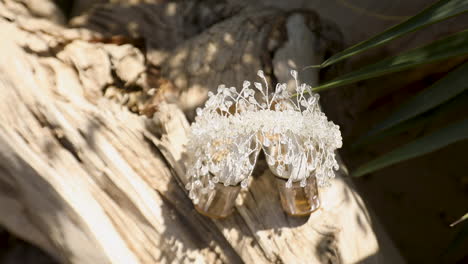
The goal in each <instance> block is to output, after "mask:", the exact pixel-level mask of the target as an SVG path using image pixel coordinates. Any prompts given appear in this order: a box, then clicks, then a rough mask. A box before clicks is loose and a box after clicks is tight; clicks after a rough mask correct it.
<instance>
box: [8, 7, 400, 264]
mask: <svg viewBox="0 0 468 264" xmlns="http://www.w3.org/2000/svg"><path fill="white" fill-rule="evenodd" d="M172 4H174V3H170V4H164V6H154V7H152V8H154V10H166V11H167V10H168V8H169V9H170V8H176V9H177V8H179V7H177V6H172V7H168V5H172ZM190 4H191V5H192V8H195V9H194V10H202V9H203V8H205V9H203V10H204V12H200V13H199V15H198V20H197V21H200V19H199V18H200V17H209V15H206V14H207V13H206V12H215V11H216V10H218V9H216V8H218V7H216V6H213V5H206V6H202V7H200V6H198V7H197V3H189V2H183V3H182V7H184V8H186V7H185V6H184V5H190ZM174 5H177V4H174ZM12 6H14V7H15V8H12ZM182 7H180V8H182ZM215 7H216V8H215ZM22 8H25V6H24V5H20V6H17V5H16V3H15V2H14V1H7V0H5V1H0V35H1V36H8V37H7V38H3V39H2V41H1V42H0V57H1V58H2V59H1V60H0V98H1V101H2V103H1V104H0V212H1V216H0V225H2V226H3V227H5V228H6V229H7V230H9V231H10V232H12V233H14V234H15V235H17V236H19V237H21V238H23V239H25V240H27V241H29V242H31V243H33V244H35V245H37V246H38V247H40V248H42V249H44V250H45V251H47V252H48V253H49V254H51V255H52V256H53V257H55V258H56V259H57V260H59V261H60V262H63V263H192V262H195V263H401V262H402V259H401V257H400V255H399V253H398V252H397V251H396V249H395V248H394V247H393V245H392V243H391V241H390V240H388V238H387V236H386V234H385V233H384V232H383V231H382V230H381V228H380V227H379V225H378V223H376V222H375V219H374V218H373V217H372V216H371V215H370V213H369V212H368V210H367V209H366V206H365V204H364V203H363V201H362V200H361V198H360V197H359V195H358V194H357V193H356V192H355V191H354V189H353V187H352V185H351V184H350V183H349V181H348V180H347V179H346V169H345V166H344V165H343V166H342V170H341V171H340V172H339V175H338V177H337V179H336V180H335V181H334V183H333V187H331V188H327V189H321V190H320V191H321V193H320V194H321V200H322V207H321V208H320V209H319V210H318V211H317V212H316V213H314V214H312V215H311V216H310V217H308V218H291V217H288V216H287V215H285V214H284V213H283V211H282V210H281V208H280V203H279V199H278V195H277V193H276V189H275V186H274V182H273V177H272V175H271V174H270V173H269V172H268V170H267V169H266V168H267V166H266V164H265V162H264V161H260V162H259V164H258V168H257V170H256V171H255V175H254V176H255V177H254V181H252V183H251V186H250V188H249V190H248V191H246V192H243V193H242V194H241V197H240V199H239V201H238V205H237V206H236V210H235V212H234V214H233V215H232V216H231V217H229V218H227V219H225V220H211V219H208V218H206V217H203V216H201V215H200V214H198V213H197V212H196V211H195V210H194V208H193V205H192V203H191V201H190V200H189V199H188V197H187V195H186V192H185V190H184V188H183V187H181V186H183V183H184V182H185V180H186V179H184V177H183V175H184V173H183V172H184V164H183V161H184V155H187V153H184V143H185V141H186V133H187V128H188V126H189V122H188V121H187V118H186V115H187V116H188V117H189V119H190V118H191V115H192V111H193V109H194V108H195V107H196V106H199V105H201V104H202V103H203V100H204V98H205V97H206V93H207V91H208V90H209V89H214V88H216V86H217V84H218V83H220V82H224V83H226V84H228V85H239V84H240V81H241V80H244V79H252V78H254V74H255V72H256V71H257V70H258V69H259V68H261V69H263V70H265V72H266V73H267V74H269V76H270V79H271V80H272V81H282V82H287V81H289V80H288V77H287V74H286V73H287V71H288V70H289V67H297V68H300V67H302V66H304V65H307V64H311V63H314V62H316V61H319V60H321V59H322V56H323V55H324V54H325V52H327V50H333V49H334V48H335V47H334V45H337V44H336V43H337V41H338V40H333V39H332V38H327V37H326V36H327V34H326V33H327V32H331V31H329V30H326V32H323V34H318V33H319V32H321V30H320V29H322V28H323V27H322V25H321V24H320V23H321V22H320V20H319V19H318V17H317V16H316V15H314V14H313V13H312V12H293V13H286V12H282V11H281V10H278V9H264V8H262V9H247V10H244V9H238V7H236V6H229V5H228V4H226V6H224V7H223V10H236V11H226V13H225V14H223V15H222V16H221V18H219V21H211V22H206V23H205V22H203V23H201V24H198V25H197V27H198V28H197V29H196V30H195V29H194V30H192V29H188V30H187V32H186V33H187V34H186V35H185V36H187V37H185V36H181V35H178V34H173V29H174V28H179V29H180V28H183V29H185V27H183V23H184V21H180V20H177V19H175V20H174V19H173V20H170V19H169V20H165V19H166V18H164V17H163V16H162V15H161V16H154V17H150V18H148V17H147V18H146V19H159V20H164V21H166V22H165V23H164V24H166V26H167V27H165V28H164V27H158V24H154V26H153V27H154V28H155V31H157V32H159V33H158V34H150V33H149V32H147V31H144V30H143V31H141V32H140V34H141V36H136V37H135V36H131V35H129V34H128V33H126V32H120V33H115V34H120V36H119V38H113V34H114V33H112V32H110V31H108V32H107V33H106V30H105V29H104V28H101V29H98V25H99V24H100V25H101V26H102V25H104V27H106V26H105V25H106V23H104V24H103V23H97V24H96V22H93V21H96V20H93V19H92V17H93V16H94V15H99V16H100V17H101V19H104V21H107V22H109V23H110V24H113V23H114V24H117V25H122V24H121V23H124V22H125V21H127V22H128V19H129V18H132V19H133V18H134V19H135V21H138V19H140V18H141V17H143V14H142V13H141V12H143V11H140V12H137V11H135V13H131V12H130V11H128V12H130V13H129V14H132V15H131V16H128V17H125V18H124V19H125V20H122V19H123V16H121V15H117V16H113V15H111V16H110V17H106V16H105V15H102V13H99V12H100V11H99V9H94V11H93V12H94V13H93V12H91V13H88V14H86V16H87V18H82V20H81V21H78V22H79V23H78V22H76V23H78V24H79V25H81V26H80V27H76V28H65V27H63V26H60V25H58V24H53V23H51V22H50V21H49V20H47V19H42V18H37V17H33V16H32V15H31V14H30V13H28V12H26V11H25V12H19V11H18V10H22ZM105 8H106V9H107V10H108V9H109V8H110V9H112V8H117V9H119V8H122V7H121V6H118V5H115V6H112V5H110V6H106V7H105ZM212 8H214V9H212ZM145 10H147V9H145ZM183 10H185V9H183ZM210 10H211V11H210ZM166 11H164V12H166ZM122 12H124V13H122V14H127V13H125V12H127V11H122ZM132 12H133V11H132ZM155 12H158V11H155ZM215 13H217V12H215ZM111 14H118V13H112V12H111ZM193 14H194V16H197V13H196V12H195V13H193ZM217 14H219V13H217ZM151 21H153V20H151ZM138 23H139V22H138ZM141 23H143V24H144V23H150V22H141ZM78 24H77V25H76V26H78ZM331 33H332V34H330V35H332V36H336V32H331ZM109 34H110V35H109ZM171 34H172V35H171ZM169 36H172V37H169ZM139 37H141V38H143V40H144V45H143V46H144V47H143V48H142V47H141V46H139V45H138V41H136V40H135V39H136V38H139ZM164 41H167V43H165V44H163V43H164ZM148 43H153V44H148ZM154 43H160V45H159V46H155V44H154ZM298 43H302V45H303V46H299V45H298ZM304 47H315V48H314V49H306V48H304ZM152 56H153V57H152ZM155 57H156V59H155ZM302 78H303V79H304V80H305V81H308V82H312V83H313V82H317V80H318V78H319V75H318V73H317V72H315V73H310V74H309V75H304V76H302ZM142 113H146V114H147V115H142ZM153 113H154V115H153ZM147 116H149V117H147Z"/></svg>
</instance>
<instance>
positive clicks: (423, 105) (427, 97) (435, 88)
mask: <svg viewBox="0 0 468 264" xmlns="http://www.w3.org/2000/svg"><path fill="white" fill-rule="evenodd" d="M467 45H468V44H467ZM466 89H468V62H467V63H464V64H463V65H462V66H460V67H458V68H457V69H455V70H453V71H451V72H450V73H449V74H448V75H447V76H445V77H444V78H442V79H441V80H439V81H438V82H436V83H435V84H434V85H432V86H431V87H429V88H427V89H425V90H424V91H422V92H421V93H419V94H417V95H416V96H415V97H413V98H412V99H411V100H409V101H408V102H407V103H405V104H403V105H402V106H401V107H399V108H398V109H397V110H396V111H395V112H394V113H393V114H391V115H390V116H389V117H388V118H387V119H386V120H384V121H383V122H381V123H380V124H378V125H377V126H375V128H373V129H371V130H370V131H369V133H367V136H371V135H374V134H376V133H378V132H380V131H382V130H385V129H388V128H390V127H392V126H394V125H396V124H398V123H401V122H403V121H405V120H408V119H410V118H412V117H415V116H417V115H419V114H421V113H424V112H426V111H427V110H430V109H432V108H434V107H436V106H438V105H440V104H442V103H444V102H446V101H447V100H450V99H451V98H453V97H455V96H457V95H459V94H460V93H462V92H463V91H465V90H466Z"/></svg>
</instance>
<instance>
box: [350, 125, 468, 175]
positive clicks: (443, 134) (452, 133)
mask: <svg viewBox="0 0 468 264" xmlns="http://www.w3.org/2000/svg"><path fill="white" fill-rule="evenodd" d="M464 139H468V119H464V120H462V121H460V122H456V123H454V124H451V125H449V126H447V127H445V128H443V129H440V130H437V131H436V132H434V133H432V134H429V135H427V136H424V137H422V138H419V139H416V140H415V141H413V142H410V143H408V144H406V145H404V146H402V147H400V148H397V149H395V150H393V151H391V152H390V153H387V154H385V155H383V156H381V157H379V158H377V159H374V160H372V161H370V162H368V163H366V164H364V165H363V166H361V167H359V168H358V169H357V170H356V171H355V172H354V173H353V174H352V175H353V176H355V177H359V176H362V175H364V174H367V173H370V172H373V171H375V170H378V169H381V168H384V167H386V166H389V165H392V164H394V163H397V162H400V161H403V160H407V159H411V158H414V157H418V156H421V155H424V154H426V153H430V152H432V151H435V150H437V149H440V148H442V147H445V146H447V145H449V144H452V143H454V142H457V141H460V140H464Z"/></svg>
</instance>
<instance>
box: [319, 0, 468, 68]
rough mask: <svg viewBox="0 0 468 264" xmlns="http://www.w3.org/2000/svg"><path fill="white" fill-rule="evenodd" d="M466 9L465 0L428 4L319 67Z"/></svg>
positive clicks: (467, 9)
mask: <svg viewBox="0 0 468 264" xmlns="http://www.w3.org/2000/svg"><path fill="white" fill-rule="evenodd" d="M467 11H468V1H466V0H441V1H438V2H437V3H435V4H433V5H431V6H429V7H428V8H426V9H425V10H423V11H422V12H420V13H418V14H417V15H415V16H412V17H411V18H409V19H408V20H406V21H404V22H402V23H400V24H398V25H396V26H393V27H391V28H389V29H388V30H386V31H384V32H382V33H380V34H377V35H376V36H374V37H371V38H370V39H368V40H365V41H363V42H361V43H358V44H356V45H354V46H352V47H350V48H348V49H345V50H344V51H342V52H339V53H337V54H335V55H333V56H331V57H330V58H329V59H327V60H326V61H325V62H323V63H322V64H321V67H326V66H329V65H332V64H334V63H336V62H339V61H341V60H344V59H346V58H348V57H351V56H353V55H355V54H358V53H361V52H364V51H366V50H368V49H371V48H374V47H377V46H380V45H383V44H384V43H387V42H389V41H391V40H393V39H396V38H398V37H401V36H403V35H405V34H407V33H410V32H413V31H416V30H418V29H421V28H423V27H426V26H429V25H431V24H433V23H436V22H439V21H442V20H445V19H447V18H450V17H453V16H456V15H459V14H462V13H464V12H467Z"/></svg>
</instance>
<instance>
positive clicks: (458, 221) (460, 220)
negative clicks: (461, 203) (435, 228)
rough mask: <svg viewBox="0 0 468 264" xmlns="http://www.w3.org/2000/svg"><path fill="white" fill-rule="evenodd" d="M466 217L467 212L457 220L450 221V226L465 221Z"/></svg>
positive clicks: (467, 216)
mask: <svg viewBox="0 0 468 264" xmlns="http://www.w3.org/2000/svg"><path fill="white" fill-rule="evenodd" d="M466 219H468V213H466V214H465V215H464V216H462V217H460V219H458V220H457V221H455V222H453V223H451V224H450V226H451V227H453V226H455V225H458V224H459V223H461V222H463V221H465V220H466Z"/></svg>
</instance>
